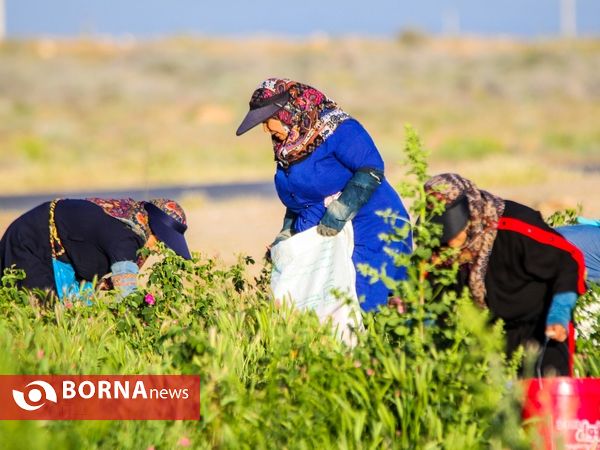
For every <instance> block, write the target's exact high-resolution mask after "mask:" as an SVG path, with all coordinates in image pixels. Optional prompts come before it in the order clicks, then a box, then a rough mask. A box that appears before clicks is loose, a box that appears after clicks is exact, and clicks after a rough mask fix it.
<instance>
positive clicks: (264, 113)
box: [235, 91, 290, 136]
mask: <svg viewBox="0 0 600 450" xmlns="http://www.w3.org/2000/svg"><path fill="white" fill-rule="evenodd" d="M289 99H290V94H289V92H287V91H286V92H281V93H280V94H276V95H273V96H272V97H269V98H267V99H265V100H264V101H262V102H250V111H248V114H246V117H244V120H242V123H241V124H240V126H239V127H238V129H237V131H236V132H235V134H236V135H237V136H239V135H241V134H244V133H245V132H246V131H248V130H250V129H252V128H254V127H255V126H256V125H258V124H259V123H262V122H264V121H265V120H267V119H268V118H269V117H271V116H272V115H273V114H275V113H276V112H277V111H279V110H280V109H281V108H283V107H284V106H285V104H286V103H287V102H288V101H289Z"/></svg>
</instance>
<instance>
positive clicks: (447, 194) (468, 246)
mask: <svg viewBox="0 0 600 450" xmlns="http://www.w3.org/2000/svg"><path fill="white" fill-rule="evenodd" d="M425 192H426V193H427V194H429V195H433V196H434V197H435V198H437V199H438V200H440V201H441V202H443V203H444V204H446V205H448V204H450V203H452V202H453V201H454V200H456V199H457V198H458V197H459V196H461V195H463V194H465V195H466V197H467V200H468V203H469V215H470V218H469V225H468V228H467V242H466V243H465V246H464V247H463V249H462V250H461V256H465V255H466V259H467V260H468V264H469V288H470V290H471V295H472V296H473V298H474V300H475V302H476V303H477V304H478V305H479V306H482V307H485V306H486V303H485V296H486V289H485V274H486V271H487V266H488V262H489V259H490V254H491V253H492V247H493V246H494V240H495V239H496V235H497V233H498V228H497V227H498V220H499V218H500V217H501V216H502V214H503V213H504V205H505V203H504V200H503V199H501V198H500V197H497V196H495V195H493V194H490V193H489V192H487V191H483V190H480V189H478V188H477V187H476V186H475V184H473V183H472V182H471V181H469V180H467V179H465V178H463V177H461V176H460V175H457V174H453V173H445V174H441V175H436V176H434V177H432V178H430V179H429V180H427V182H426V183H425Z"/></svg>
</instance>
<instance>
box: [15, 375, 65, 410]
mask: <svg viewBox="0 0 600 450" xmlns="http://www.w3.org/2000/svg"><path fill="white" fill-rule="evenodd" d="M29 386H33V387H32V389H29V390H26V391H25V392H21V391H17V390H14V389H13V391H12V395H13V399H14V401H15V403H16V404H17V406H18V407H19V408H21V409H24V410H25V411H35V410H37V409H40V408H41V407H42V406H44V405H45V404H46V400H48V401H51V402H54V403H56V402H57V401H58V400H57V398H56V391H55V390H54V388H53V387H52V386H51V385H49V384H48V383H46V382H45V381H40V380H36V381H32V382H31V383H29V384H28V385H27V386H25V387H26V388H27V387H29ZM35 386H39V387H40V388H41V390H40V389H38V388H36V387H35ZM42 391H43V392H44V393H43V395H42ZM25 394H27V398H25ZM40 402H41V403H40Z"/></svg>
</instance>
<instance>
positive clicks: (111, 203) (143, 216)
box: [86, 197, 187, 266]
mask: <svg viewBox="0 0 600 450" xmlns="http://www.w3.org/2000/svg"><path fill="white" fill-rule="evenodd" d="M86 200H87V201H89V202H92V203H95V204H96V205H98V206H99V207H100V208H102V209H103V210H104V212H105V213H106V214H108V215H109V216H111V217H114V218H115V219H118V220H120V221H121V222H123V223H125V224H126V225H127V226H129V228H131V230H132V231H133V232H134V233H135V234H137V235H138V236H140V237H141V238H142V239H143V240H144V242H146V241H147V240H148V238H149V237H150V235H151V234H152V231H151V230H150V224H149V219H148V212H147V211H146V209H145V208H144V204H145V203H152V204H153V205H155V206H156V207H158V208H159V209H160V210H162V211H163V212H164V213H166V214H167V215H169V216H170V217H172V218H173V219H175V220H177V221H178V222H180V223H182V224H183V225H187V221H186V217H185V212H184V211H183V208H182V207H181V206H180V205H179V203H177V202H176V201H175V200H171V199H167V198H153V199H152V200H150V201H149V202H145V201H137V200H134V199H132V198H123V199H114V198H111V199H106V198H96V197H93V198H86ZM142 264H143V260H142V259H139V260H138V265H139V266H141V265H142Z"/></svg>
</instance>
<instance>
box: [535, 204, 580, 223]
mask: <svg viewBox="0 0 600 450" xmlns="http://www.w3.org/2000/svg"><path fill="white" fill-rule="evenodd" d="M581 210H582V206H581V205H577V208H566V209H564V210H562V211H556V212H554V213H553V214H551V215H550V216H548V217H547V218H546V219H544V220H545V222H546V223H547V224H548V225H550V226H551V227H560V226H562V225H572V224H575V223H577V217H578V216H580V215H581Z"/></svg>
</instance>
